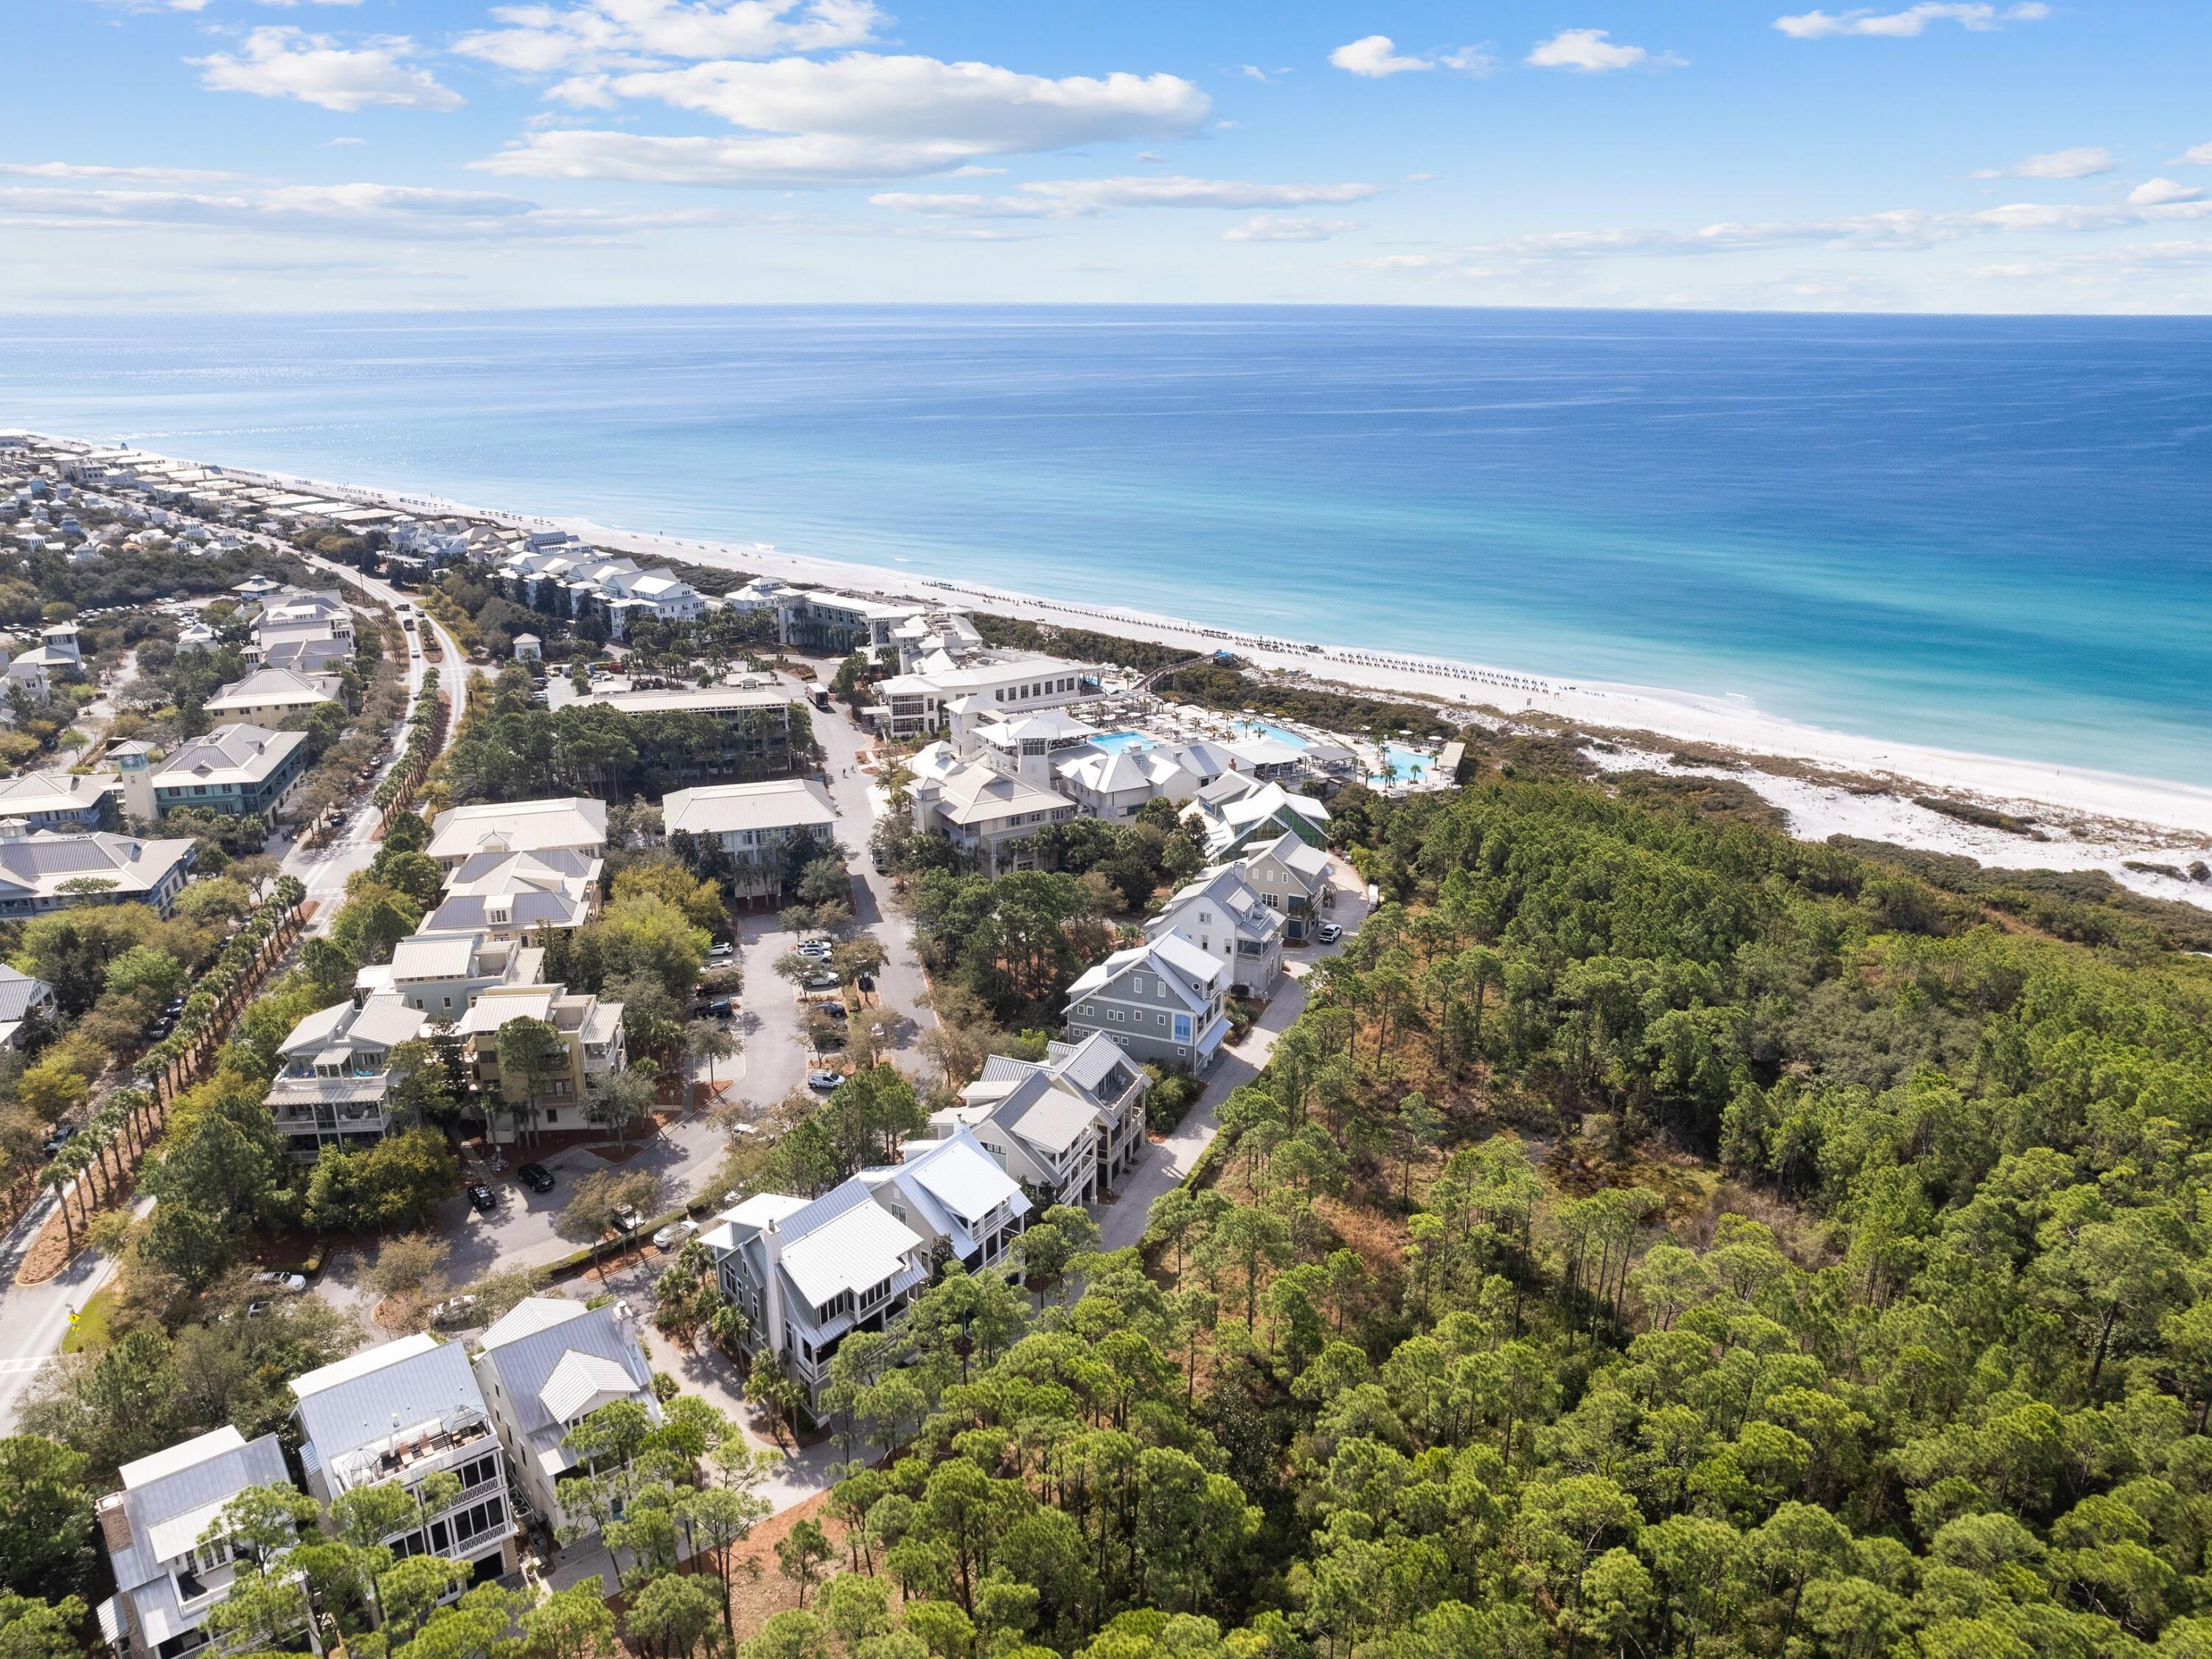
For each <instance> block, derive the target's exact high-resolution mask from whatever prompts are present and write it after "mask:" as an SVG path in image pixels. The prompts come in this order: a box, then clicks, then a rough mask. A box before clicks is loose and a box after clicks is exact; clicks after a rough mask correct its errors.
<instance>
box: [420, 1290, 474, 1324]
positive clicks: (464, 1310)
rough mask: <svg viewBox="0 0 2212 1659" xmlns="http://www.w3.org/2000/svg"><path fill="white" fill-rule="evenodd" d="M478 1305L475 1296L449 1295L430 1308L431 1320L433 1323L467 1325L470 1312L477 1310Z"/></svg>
mask: <svg viewBox="0 0 2212 1659" xmlns="http://www.w3.org/2000/svg"><path fill="white" fill-rule="evenodd" d="M476 1305H477V1299H476V1297H473V1296H466V1295H464V1296H456V1297H447V1299H446V1300H445V1301H443V1302H441V1303H440V1304H438V1305H437V1306H436V1307H435V1308H433V1309H431V1310H430V1322H431V1323H432V1324H433V1325H465V1324H467V1323H468V1322H469V1316H470V1314H471V1313H473V1312H474V1311H475V1310H476Z"/></svg>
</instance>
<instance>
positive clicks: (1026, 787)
mask: <svg viewBox="0 0 2212 1659" xmlns="http://www.w3.org/2000/svg"><path fill="white" fill-rule="evenodd" d="M909 793H910V794H911V795H912V797H913V800H914V827H915V833H916V834H918V835H924V836H944V837H945V839H946V840H947V841H949V842H951V843H952V845H953V846H954V848H957V850H958V851H959V852H960V853H961V854H963V856H965V857H967V858H970V859H973V860H975V862H976V865H977V867H978V868H980V869H981V871H982V872H984V873H985V874H986V875H991V876H1000V875H1004V874H1006V872H1008V871H1012V870H1034V869H1035V868H1036V854H1034V853H1032V852H1030V850H1029V849H1028V848H1027V847H1026V845H1025V844H1024V843H1026V842H1027V841H1028V840H1029V838H1030V836H1034V835H1036V832H1037V831H1038V830H1039V829H1042V828H1043V827H1044V826H1045V825H1046V824H1048V823H1066V821H1067V820H1068V819H1070V818H1073V817H1075V816H1076V808H1075V803H1074V802H1073V801H1071V800H1069V799H1066V798H1065V797H1064V796H1060V795H1056V794H1054V793H1053V792H1052V791H1051V790H1049V789H1047V788H1044V787H1041V786H1039V785H1036V784H1033V783H1028V782H1025V781H1023V780H1022V779H1020V778H1018V777H1008V776H1007V775H1006V774H1004V773H1002V772H1000V770H999V769H997V768H995V767H994V766H991V765H988V764H987V763H984V762H981V761H971V762H969V763H968V764H966V765H964V766H960V767H957V768H956V769H953V770H952V771H951V772H949V773H947V774H946V775H945V776H943V777H942V778H920V777H918V778H917V779H916V781H915V784H914V786H913V787H912V789H911V790H910V791H909Z"/></svg>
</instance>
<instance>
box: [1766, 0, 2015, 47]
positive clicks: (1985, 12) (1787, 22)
mask: <svg viewBox="0 0 2212 1659" xmlns="http://www.w3.org/2000/svg"><path fill="white" fill-rule="evenodd" d="M2050 15H2051V8H2050V7H2049V6H2046V5H2042V4H2038V3H2033V0H2030V3H2027V4H2021V5H2014V6H2002V7H2000V6H1996V5H1990V4H1985V3H1981V0H1974V3H1968V4H1958V3H1947V0H1922V3H1921V4H1919V5H1917V6H1907V7H1906V8H1905V9H1904V10H1903V11H1892V12H1876V11H1874V10H1872V9H1864V10H1859V11H1844V12H1826V11H1808V12H1801V13H1799V14H1798V15H1796V16H1795V17H1778V18H1776V19H1775V20H1774V27H1777V28H1778V29H1780V30H1781V31H1782V32H1783V33H1784V34H1786V35H1789V36H1790V38H1791V39H1793V40H1832V39H1833V38H1834V37H1836V36H1838V35H1844V34H1873V35H1885V36H1887V37H1889V38H1891V39H1893V40H1910V39H1911V37H1913V36H1914V35H1917V34H1919V33H1922V32H1923V31H1924V30H1925V29H1926V28H1927V27H1928V26H1929V24H1930V23H1956V24H1957V25H1959V27H1960V28H1963V29H1970V30H1972V31H1974V32H1975V33H1986V32H1987V31H1989V30H1991V29H1996V28H2002V27H2003V26H2004V25H2005V24H2007V23H2039V22H2041V21H2043V20H2044V19H2045V18H2046V17H2048V16H2050Z"/></svg>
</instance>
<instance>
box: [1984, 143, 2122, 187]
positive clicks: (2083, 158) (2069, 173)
mask: <svg viewBox="0 0 2212 1659" xmlns="http://www.w3.org/2000/svg"><path fill="white" fill-rule="evenodd" d="M2116 166H2118V162H2116V161H2113V159H2112V151H2110V150H2108V149H2103V148H2101V147H2100V146H2097V145H2092V144H2081V145H2077V146H2076V147H2075V148H2074V149H2054V150H2051V151H2050V152H2048V153H2047V154H2045V155H2031V156H2029V157H2028V158H2027V160H2025V161H2015V162H2014V163H2013V164H2012V165H2011V166H2010V167H1984V168H1982V169H1981V170H1980V171H1979V172H1978V173H1975V174H1974V177H1975V178H1977V179H2093V178H2094V177H2095V176H2096V175H2097V174H2099V173H2110V172H2111V171H2112V169H2113V168H2114V167H2116Z"/></svg>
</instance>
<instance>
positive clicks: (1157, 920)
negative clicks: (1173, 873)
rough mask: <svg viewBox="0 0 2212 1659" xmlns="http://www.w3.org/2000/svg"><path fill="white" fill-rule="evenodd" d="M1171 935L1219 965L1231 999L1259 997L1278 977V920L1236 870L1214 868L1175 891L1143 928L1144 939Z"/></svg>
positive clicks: (1280, 965)
mask: <svg viewBox="0 0 2212 1659" xmlns="http://www.w3.org/2000/svg"><path fill="white" fill-rule="evenodd" d="M1170 934H1173V935H1175V936H1176V938H1178V939H1182V941H1183V942H1184V943H1185V944H1188V945H1196V946H1197V947H1198V948H1199V949H1200V951H1204V952H1205V953H1206V955H1207V956H1210V957H1213V958H1214V959H1215V960H1217V961H1218V962H1219V963H1220V964H1221V968H1222V971H1223V972H1224V973H1225V975H1228V983H1229V992H1230V994H1231V996H1240V997H1264V996H1266V995H1267V994H1268V993H1269V992H1270V991H1272V990H1273V988H1274V985H1275V981H1276V979H1277V978H1278V977H1279V975H1281V973H1282V971H1283V917H1282V915H1281V913H1280V912H1279V911H1277V910H1274V909H1272V908H1269V907H1268V905H1267V902H1265V901H1264V900H1263V899H1262V898H1261V896H1260V891H1259V890H1258V889H1257V888H1255V887H1254V886H1253V885H1252V884H1251V883H1250V882H1249V881H1248V880H1247V879H1246V878H1245V877H1244V873H1243V871H1242V870H1240V869H1238V868H1237V866H1235V865H1217V866H1215V867H1214V868H1212V869H1211V870H1207V871H1204V872H1201V873H1200V875H1199V876H1198V877H1197V878H1195V879H1194V880H1192V881H1190V882H1188V883H1186V884H1184V885H1183V886H1182V887H1181V888H1179V889H1177V890H1176V892H1175V894H1174V896H1172V897H1170V899H1169V900H1168V902H1167V903H1166V905H1165V906H1164V908H1162V909H1161V911H1160V913H1159V914H1158V915H1156V916H1153V917H1152V918H1150V919H1149V920H1147V921H1146V923H1145V937H1146V939H1152V940H1154V941H1156V942H1157V941H1158V940H1160V939H1165V938H1167V937H1168V936H1169V935H1170Z"/></svg>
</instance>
